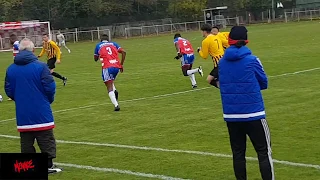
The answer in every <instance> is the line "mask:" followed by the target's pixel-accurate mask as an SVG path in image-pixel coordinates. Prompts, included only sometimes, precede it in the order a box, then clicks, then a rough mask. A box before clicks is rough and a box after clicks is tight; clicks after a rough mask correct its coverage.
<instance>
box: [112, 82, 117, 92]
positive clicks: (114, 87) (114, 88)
mask: <svg viewBox="0 0 320 180" xmlns="http://www.w3.org/2000/svg"><path fill="white" fill-rule="evenodd" d="M115 90H117V89H116V86H115V85H114V83H113V91H115Z"/></svg>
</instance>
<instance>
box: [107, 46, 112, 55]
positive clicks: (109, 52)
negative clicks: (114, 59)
mask: <svg viewBox="0 0 320 180" xmlns="http://www.w3.org/2000/svg"><path fill="white" fill-rule="evenodd" d="M106 50H107V51H108V54H110V55H111V54H112V50H111V48H110V47H106Z"/></svg>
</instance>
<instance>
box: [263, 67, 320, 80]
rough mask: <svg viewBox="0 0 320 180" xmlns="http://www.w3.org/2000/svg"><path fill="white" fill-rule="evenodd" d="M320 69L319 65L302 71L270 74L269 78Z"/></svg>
mask: <svg viewBox="0 0 320 180" xmlns="http://www.w3.org/2000/svg"><path fill="white" fill-rule="evenodd" d="M319 69H320V67H317V68H312V69H306V70H302V71H296V72H292V73H284V74H279V75H275V76H269V78H274V77H282V76H289V75H295V74H301V73H304V72H310V71H315V70H319Z"/></svg>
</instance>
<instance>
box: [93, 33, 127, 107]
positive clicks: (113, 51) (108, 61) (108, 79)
mask: <svg viewBox="0 0 320 180" xmlns="http://www.w3.org/2000/svg"><path fill="white" fill-rule="evenodd" d="M108 39H109V37H108V35H105V34H104V35H102V40H101V42H99V43H98V44H97V45H96V48H95V50H94V60H95V61H98V60H100V61H101V65H102V80H103V82H104V83H105V85H106V86H107V89H108V92H109V97H110V100H111V102H112V104H113V105H114V107H115V109H114V110H115V111H120V107H119V103H118V97H119V93H118V91H117V90H116V87H115V85H114V80H115V79H116V77H117V75H118V73H119V71H120V72H121V73H122V72H123V63H124V61H125V59H126V52H125V51H124V49H122V48H121V47H120V46H119V45H118V44H117V43H115V42H109V41H108ZM119 53H120V54H121V55H122V58H121V62H120V61H119Z"/></svg>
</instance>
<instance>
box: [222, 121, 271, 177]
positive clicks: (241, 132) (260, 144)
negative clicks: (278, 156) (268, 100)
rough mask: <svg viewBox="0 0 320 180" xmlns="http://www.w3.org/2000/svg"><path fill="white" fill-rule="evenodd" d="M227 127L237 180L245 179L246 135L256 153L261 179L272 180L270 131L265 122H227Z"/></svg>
mask: <svg viewBox="0 0 320 180" xmlns="http://www.w3.org/2000/svg"><path fill="white" fill-rule="evenodd" d="M227 126H228V130H229V136H230V144H231V149H232V154H233V169H234V173H235V176H236V178H237V180H246V179H247V170H246V158H245V156H246V148H247V147H246V145H247V135H248V136H249V138H250V140H251V142H252V144H253V146H254V149H255V150H256V152H257V155H258V160H259V167H260V173H261V177H262V179H263V180H274V170H273V162H272V157H271V141H270V131H269V126H268V124H267V121H266V120H265V119H261V120H258V121H249V122H227Z"/></svg>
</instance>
